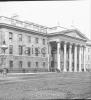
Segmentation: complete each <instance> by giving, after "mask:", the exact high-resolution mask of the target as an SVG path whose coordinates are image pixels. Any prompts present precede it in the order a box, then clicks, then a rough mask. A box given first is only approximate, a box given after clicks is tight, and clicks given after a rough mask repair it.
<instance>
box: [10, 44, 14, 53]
mask: <svg viewBox="0 0 91 100" xmlns="http://www.w3.org/2000/svg"><path fill="white" fill-rule="evenodd" d="M9 54H13V45H9Z"/></svg>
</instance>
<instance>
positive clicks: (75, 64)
mask: <svg viewBox="0 0 91 100" xmlns="http://www.w3.org/2000/svg"><path fill="white" fill-rule="evenodd" d="M74 72H77V45H76V44H75V46H74Z"/></svg>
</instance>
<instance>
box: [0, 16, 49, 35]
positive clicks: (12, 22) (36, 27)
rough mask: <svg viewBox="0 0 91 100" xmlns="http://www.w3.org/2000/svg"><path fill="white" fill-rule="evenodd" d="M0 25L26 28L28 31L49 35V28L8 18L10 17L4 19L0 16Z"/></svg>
mask: <svg viewBox="0 0 91 100" xmlns="http://www.w3.org/2000/svg"><path fill="white" fill-rule="evenodd" d="M0 23H5V24H9V25H13V26H18V27H21V28H26V29H30V30H34V31H38V32H41V33H47V28H48V27H45V26H42V25H38V24H35V23H32V22H27V21H20V20H17V19H13V18H8V17H4V16H0Z"/></svg>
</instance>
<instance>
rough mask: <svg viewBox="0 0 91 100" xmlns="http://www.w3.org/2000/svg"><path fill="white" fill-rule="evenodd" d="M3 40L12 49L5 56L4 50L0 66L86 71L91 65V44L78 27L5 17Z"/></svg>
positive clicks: (1, 21)
mask: <svg viewBox="0 0 91 100" xmlns="http://www.w3.org/2000/svg"><path fill="white" fill-rule="evenodd" d="M3 41H5V43H6V45H7V46H8V49H7V50H6V51H5V55H4V54H3V50H2V49H0V68H3V67H6V68H8V70H9V71H10V72H22V71H26V72H31V71H61V72H67V71H70V72H82V71H86V70H87V69H90V66H91V57H90V56H91V44H90V43H88V38H87V37H85V36H84V35H83V34H82V33H81V32H80V31H79V30H77V29H67V28H64V27H60V26H57V27H52V28H49V27H45V26H42V25H38V24H35V23H32V22H25V21H20V20H17V19H13V18H8V17H4V16H1V17H0V47H2V45H3ZM87 49H88V50H87ZM87 52H88V53H89V54H88V53H87ZM3 55H4V56H5V58H6V60H5V62H4V63H3V60H2V57H3ZM87 56H88V57H89V58H88V57H87ZM87 59H88V60H87Z"/></svg>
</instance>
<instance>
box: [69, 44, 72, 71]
mask: <svg viewBox="0 0 91 100" xmlns="http://www.w3.org/2000/svg"><path fill="white" fill-rule="evenodd" d="M69 71H70V72H72V44H70V45H69Z"/></svg>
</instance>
